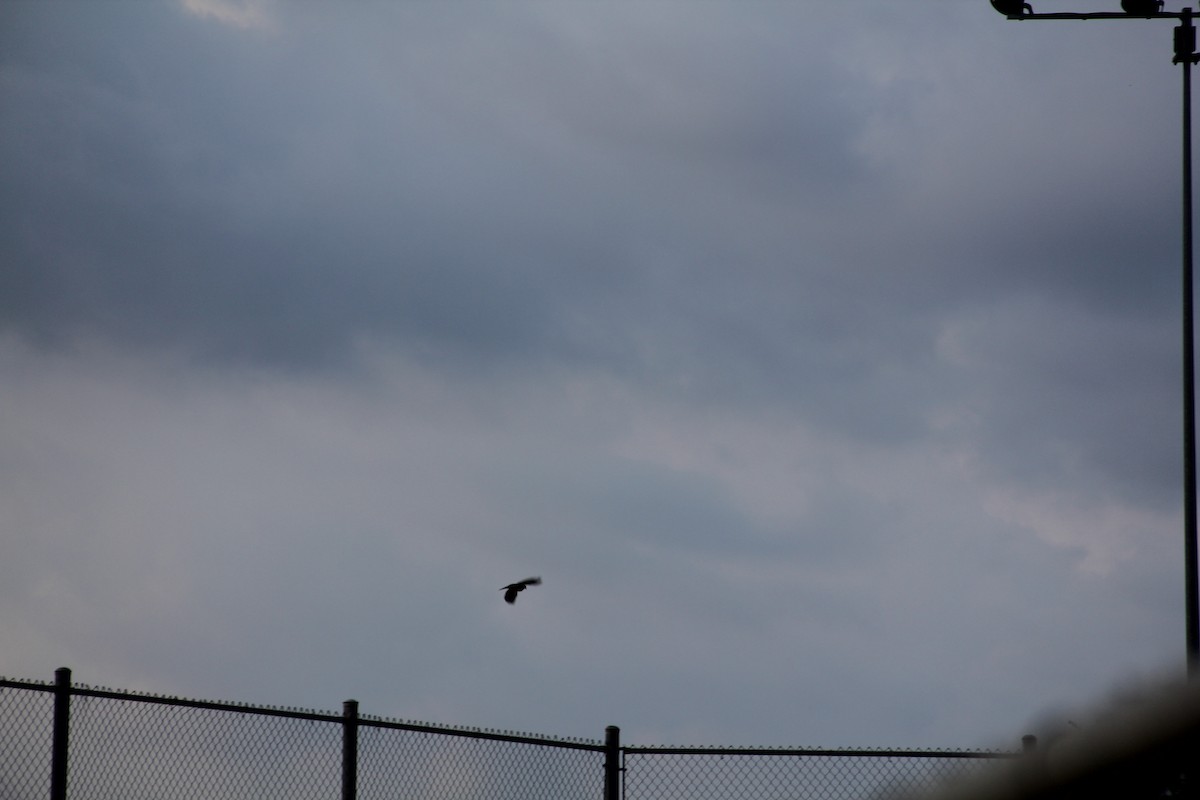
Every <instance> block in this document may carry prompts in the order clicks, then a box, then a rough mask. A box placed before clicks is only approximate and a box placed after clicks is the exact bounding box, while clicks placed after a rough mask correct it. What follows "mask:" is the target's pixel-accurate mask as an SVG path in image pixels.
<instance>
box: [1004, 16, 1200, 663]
mask: <svg viewBox="0 0 1200 800" xmlns="http://www.w3.org/2000/svg"><path fill="white" fill-rule="evenodd" d="M991 3H992V7H993V8H995V9H996V10H997V11H999V12H1000V13H1001V14H1004V15H1005V16H1006V17H1008V18H1009V19H1013V20H1029V19H1033V20H1038V19H1177V20H1179V25H1178V26H1177V27H1176V28H1175V56H1174V59H1173V63H1176V64H1180V65H1182V67H1183V495H1184V502H1183V527H1184V530H1183V551H1184V561H1185V563H1184V595H1185V603H1186V614H1185V622H1186V625H1187V674H1188V678H1189V679H1196V678H1200V583H1198V580H1197V574H1196V569H1197V564H1196V558H1197V550H1196V373H1195V339H1194V333H1193V327H1194V325H1193V321H1192V64H1195V63H1197V62H1200V55H1197V53H1196V29H1195V27H1194V26H1193V25H1192V9H1191V8H1185V9H1183V10H1182V11H1163V2H1162V0H1121V11H1119V12H1115V11H1111V12H1105V11H1101V12H1092V13H1082V14H1080V13H1049V14H1039V13H1037V12H1035V11H1034V10H1033V7H1032V6H1031V5H1030V4H1029V3H1026V2H1022V0H991Z"/></svg>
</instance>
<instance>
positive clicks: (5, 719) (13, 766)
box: [0, 684, 54, 800]
mask: <svg viewBox="0 0 1200 800" xmlns="http://www.w3.org/2000/svg"><path fill="white" fill-rule="evenodd" d="M32 687H33V684H29V688H18V687H13V686H2V687H0V798H4V800H9V799H10V798H11V799H12V800H25V799H26V798H30V800H32V799H33V798H37V800H42V798H45V797H48V796H49V794H50V754H51V749H52V747H53V744H54V741H53V734H54V695H53V694H52V693H51V691H50V689H49V687H47V688H46V690H45V691H40V690H38V689H35V688H32Z"/></svg>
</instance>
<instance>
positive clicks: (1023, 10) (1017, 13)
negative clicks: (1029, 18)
mask: <svg viewBox="0 0 1200 800" xmlns="http://www.w3.org/2000/svg"><path fill="white" fill-rule="evenodd" d="M992 8H994V9H996V10H997V11H999V12H1000V13H1001V14H1003V15H1004V16H1006V17H1023V16H1025V15H1026V14H1032V13H1033V8H1032V7H1031V6H1030V5H1029V3H1024V2H1021V0H992Z"/></svg>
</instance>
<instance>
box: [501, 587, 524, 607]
mask: <svg viewBox="0 0 1200 800" xmlns="http://www.w3.org/2000/svg"><path fill="white" fill-rule="evenodd" d="M507 588H508V591H507V592H505V593H504V602H506V603H515V602H517V592H519V591H521V590H520V589H518V588H517V587H516V586H509V587H507Z"/></svg>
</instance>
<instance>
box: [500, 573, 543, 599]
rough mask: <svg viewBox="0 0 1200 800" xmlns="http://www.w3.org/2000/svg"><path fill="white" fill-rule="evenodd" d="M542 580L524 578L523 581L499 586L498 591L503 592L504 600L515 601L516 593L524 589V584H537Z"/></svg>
mask: <svg viewBox="0 0 1200 800" xmlns="http://www.w3.org/2000/svg"><path fill="white" fill-rule="evenodd" d="M541 582H542V579H541V578H526V579H525V580H523V581H517V582H516V583H510V584H509V585H508V586H501V587H500V591H502V592H504V602H506V603H515V602H517V595H518V594H520V593H521V592H523V591H525V587H526V586H537V585H538V584H540V583H541Z"/></svg>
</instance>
